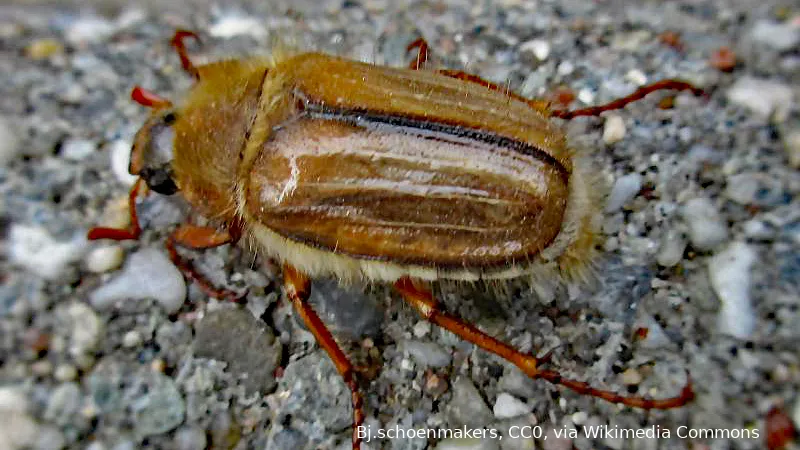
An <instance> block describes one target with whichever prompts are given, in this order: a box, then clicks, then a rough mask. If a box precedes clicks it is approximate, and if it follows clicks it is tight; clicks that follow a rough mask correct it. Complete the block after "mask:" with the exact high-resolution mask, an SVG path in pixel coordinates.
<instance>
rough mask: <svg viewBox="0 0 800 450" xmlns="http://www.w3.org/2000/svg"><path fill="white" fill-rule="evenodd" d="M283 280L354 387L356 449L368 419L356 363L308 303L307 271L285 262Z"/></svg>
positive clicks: (306, 320) (313, 331) (288, 293)
mask: <svg viewBox="0 0 800 450" xmlns="http://www.w3.org/2000/svg"><path fill="white" fill-rule="evenodd" d="M283 284H284V287H285V289H286V296H287V297H288V298H289V300H291V302H292V304H293V305H294V308H295V310H297V313H298V314H300V317H302V318H303V322H304V323H305V324H306V327H307V328H308V330H309V331H311V334H313V335H314V338H315V339H316V340H317V343H318V344H319V345H320V347H322V348H323V349H324V350H325V352H327V353H328V356H329V357H330V358H331V361H333V365H334V366H336V370H337V371H338V372H339V375H341V376H342V378H343V379H344V382H345V384H347V387H348V388H350V395H351V401H352V405H353V437H352V440H353V450H358V449H360V448H361V438H360V437H359V436H358V427H359V426H361V425H362V424H363V423H364V399H363V398H362V397H361V392H360V391H359V389H358V382H357V381H356V378H355V370H354V368H353V364H352V363H351V362H350V360H349V359H348V358H347V355H345V354H344V352H343V351H342V349H341V348H340V347H339V345H338V344H337V343H336V341H335V340H334V339H333V335H331V332H330V331H329V330H328V328H327V327H326V326H325V324H324V323H323V322H322V320H321V319H320V318H319V316H318V315H317V313H316V312H314V309H313V308H312V307H311V305H310V304H309V303H308V297H309V296H310V295H311V280H309V278H308V276H306V274H304V273H302V272H300V271H299V270H297V269H295V268H294V267H293V266H291V265H289V264H284V265H283Z"/></svg>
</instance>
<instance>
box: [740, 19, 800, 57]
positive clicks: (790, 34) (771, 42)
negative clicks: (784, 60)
mask: <svg viewBox="0 0 800 450" xmlns="http://www.w3.org/2000/svg"><path fill="white" fill-rule="evenodd" d="M750 39H752V40H753V41H754V42H756V43H758V44H763V45H765V46H767V47H770V48H772V49H774V50H777V51H779V52H783V51H787V50H792V49H794V48H795V47H797V45H798V44H800V27H798V26H797V25H794V24H792V23H791V21H789V22H786V23H778V22H773V21H771V20H759V21H758V22H756V24H755V25H754V26H753V29H752V30H750Z"/></svg>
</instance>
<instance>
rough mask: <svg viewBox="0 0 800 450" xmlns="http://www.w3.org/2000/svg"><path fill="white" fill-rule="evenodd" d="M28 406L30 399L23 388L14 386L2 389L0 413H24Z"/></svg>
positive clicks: (0, 392) (0, 391)
mask: <svg viewBox="0 0 800 450" xmlns="http://www.w3.org/2000/svg"><path fill="white" fill-rule="evenodd" d="M28 406H29V404H28V397H27V396H26V395H25V392H24V391H23V390H22V388H19V387H16V386H13V385H7V386H2V387H0V411H4V412H5V411H9V412H20V413H24V412H27V411H28Z"/></svg>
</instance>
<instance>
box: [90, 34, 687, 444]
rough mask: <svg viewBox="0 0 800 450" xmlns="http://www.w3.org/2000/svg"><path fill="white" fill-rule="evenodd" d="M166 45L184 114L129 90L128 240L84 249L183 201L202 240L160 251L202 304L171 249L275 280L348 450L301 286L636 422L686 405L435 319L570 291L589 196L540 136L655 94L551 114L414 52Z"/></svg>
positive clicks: (587, 233) (558, 144)
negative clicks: (429, 327)
mask: <svg viewBox="0 0 800 450" xmlns="http://www.w3.org/2000/svg"><path fill="white" fill-rule="evenodd" d="M187 38H194V39H198V37H197V35H196V34H194V33H193V32H190V31H185V30H179V31H177V32H176V33H175V35H174V37H173V39H172V41H171V43H172V45H173V46H174V47H175V49H176V50H177V53H178V55H179V57H180V60H181V64H182V66H183V68H184V69H185V70H186V71H187V72H188V73H189V74H190V75H192V76H193V77H194V78H195V79H196V83H195V84H194V86H193V87H192V89H191V90H190V91H189V93H188V94H187V96H186V98H185V99H184V101H183V102H182V103H181V104H178V105H174V104H173V103H172V102H171V101H169V100H167V99H164V98H162V97H160V96H158V95H156V94H154V93H151V92H149V91H147V90H145V89H143V88H141V87H135V88H134V89H133V92H132V98H133V99H134V100H135V101H136V102H138V103H140V104H142V105H144V106H148V107H150V108H152V113H151V115H150V117H149V118H148V119H147V120H146V122H145V123H144V125H143V126H142V127H141V129H140V130H139V131H138V133H137V134H136V136H135V140H134V144H133V148H132V151H131V159H130V167H129V169H130V173H131V174H133V175H137V176H138V177H139V178H138V180H137V182H136V183H135V184H134V186H133V188H132V189H131V192H130V196H129V206H130V214H131V225H130V228H128V229H110V228H94V229H92V230H90V232H89V239H104V238H108V239H117V240H122V239H135V238H137V237H138V236H139V234H140V233H141V228H140V226H139V224H138V220H137V217H136V199H137V197H138V196H139V195H141V194H143V193H144V191H145V190H146V189H151V190H153V191H156V192H158V193H161V194H165V195H172V194H175V193H177V192H180V193H181V194H182V195H183V196H184V197H185V199H186V200H187V201H188V203H190V204H191V205H192V206H193V207H194V208H195V209H196V210H197V211H198V212H200V213H201V214H203V215H204V216H206V217H207V218H209V219H211V220H212V221H214V223H216V224H217V226H216V227H210V226H203V227H201V226H196V225H191V224H183V225H181V226H179V227H178V228H177V229H176V230H174V231H173V233H172V234H171V235H170V237H169V238H168V239H167V244H166V245H167V248H168V250H169V253H170V256H171V257H172V259H173V261H174V262H175V263H176V265H177V266H178V267H179V268H180V269H181V270H182V271H183V272H184V273H185V274H186V276H187V277H189V278H191V279H194V280H196V281H197V282H198V283H200V286H201V287H202V288H203V289H205V290H206V291H207V292H208V293H209V294H210V295H212V296H217V297H226V298H230V299H234V300H235V299H237V295H236V294H234V293H231V292H228V291H225V290H222V289H217V288H215V287H214V286H212V285H211V284H210V283H209V282H207V281H206V280H205V279H204V278H203V277H202V275H201V274H199V273H198V272H196V271H195V270H194V269H193V268H192V267H191V265H189V264H188V263H186V262H184V261H182V260H181V258H180V256H179V255H178V253H177V250H176V246H177V245H180V246H184V247H189V248H194V249H202V248H210V247H215V246H219V245H223V244H228V243H235V242H237V241H239V240H241V239H246V240H248V241H249V242H250V243H251V246H252V247H253V248H257V249H258V250H259V251H260V252H261V253H262V254H264V255H265V256H267V257H270V258H274V259H276V260H278V261H279V262H280V263H282V267H283V278H284V288H285V292H286V296H287V298H289V299H290V300H291V302H292V303H293V306H294V307H295V308H296V310H297V312H298V314H299V316H300V317H301V318H302V319H303V321H304V322H305V324H306V325H307V327H308V329H309V330H310V331H311V332H312V333H313V334H314V336H315V338H316V339H317V342H318V343H319V344H320V346H321V347H322V348H323V349H324V350H325V351H326V352H327V353H328V355H329V356H330V357H331V359H332V360H333V362H334V365H335V367H336V369H337V371H338V372H339V373H340V375H341V376H342V378H343V379H344V381H345V383H346V384H347V385H348V387H349V389H350V391H351V396H352V408H353V437H352V444H353V448H354V449H357V448H360V438H359V436H358V434H357V428H358V427H359V426H360V425H361V424H362V423H363V421H364V412H363V400H362V397H361V394H360V391H359V389H358V384H357V381H356V378H355V375H354V368H353V366H352V364H351V363H350V361H349V360H348V358H347V356H346V355H345V354H344V352H343V351H342V350H341V349H340V347H339V346H338V344H337V343H336V341H335V340H334V338H333V336H332V335H331V333H330V332H329V331H328V329H327V328H326V327H325V325H324V324H323V322H322V321H321V320H320V318H319V316H318V315H317V314H316V313H315V312H314V310H313V309H312V307H311V306H310V305H309V303H308V298H309V295H310V281H309V280H310V278H311V277H317V276H334V277H337V278H338V279H340V280H344V281H355V280H366V281H369V282H387V283H393V285H394V287H395V290H396V291H397V292H398V293H399V294H400V296H401V297H402V298H403V299H404V300H405V301H406V302H408V303H409V304H410V305H411V306H413V307H414V308H415V309H416V310H417V311H418V312H419V313H420V314H421V315H422V316H423V317H424V318H425V319H427V320H429V321H430V322H432V323H434V324H436V325H439V326H441V327H443V328H445V329H447V330H449V331H451V332H453V333H454V334H456V335H458V336H459V337H461V338H462V339H465V340H467V341H469V342H471V343H473V344H475V345H477V346H479V347H481V348H482V349H484V350H487V351H489V352H491V353H494V354H496V355H499V356H500V357H502V358H504V359H506V360H508V361H510V362H511V363H513V364H515V365H516V366H517V367H519V368H520V369H521V370H522V371H523V372H524V373H525V374H527V375H528V376H529V377H531V378H534V379H536V378H541V379H545V380H547V381H549V382H551V383H553V384H555V385H561V386H564V387H566V388H569V389H571V390H574V391H576V392H578V393H581V394H588V395H591V396H595V397H599V398H602V399H604V400H607V401H609V402H613V403H621V404H623V405H627V406H632V407H639V408H645V409H653V408H657V409H667V408H674V407H679V406H682V405H684V404H686V403H687V402H689V401H690V400H691V399H692V398H693V396H694V392H693V390H692V384H691V380H690V378H689V374H688V372H687V375H686V377H687V380H686V384H685V386H684V387H683V389H682V390H681V392H680V393H679V394H678V395H677V396H674V397H670V398H665V399H650V398H646V397H642V396H624V395H621V394H617V393H615V392H612V391H607V390H602V389H598V388H595V387H592V386H590V385H589V384H588V383H586V382H582V381H578V380H572V379H567V378H564V377H562V376H561V375H560V374H559V373H558V372H557V371H555V370H551V369H545V368H542V366H544V365H545V364H546V363H548V360H549V354H548V355H545V356H544V357H537V356H535V355H534V354H532V353H523V352H520V351H518V350H516V349H514V348H513V347H511V346H510V345H508V344H506V343H504V342H502V341H500V340H498V339H495V338H493V337H491V336H489V335H487V334H486V333H484V332H482V331H481V330H479V329H478V328H477V327H475V326H473V325H471V324H469V323H466V322H464V321H462V320H461V319H459V318H458V317H456V316H454V315H451V314H449V313H447V312H446V311H444V310H442V309H441V308H440V307H439V305H438V303H437V301H436V299H435V298H434V296H433V295H432V293H431V290H430V289H429V288H428V286H427V284H426V283H428V282H434V281H437V280H466V281H479V282H482V281H487V280H503V279H509V278H513V277H520V276H558V277H563V278H567V279H574V278H579V277H581V276H582V275H583V274H584V273H585V272H586V271H587V270H588V268H589V266H590V265H591V261H592V258H593V256H594V254H595V251H594V247H595V243H596V236H597V234H596V231H595V229H594V225H593V224H594V223H595V220H594V219H595V216H596V214H597V213H598V210H597V206H596V205H597V204H598V202H599V198H597V197H598V196H597V194H596V192H597V189H596V187H595V186H594V183H593V181H592V177H591V175H590V174H589V173H588V170H587V168H586V167H585V166H584V165H582V164H581V162H580V159H579V158H577V157H576V156H575V153H574V152H573V151H572V150H571V149H570V148H569V147H568V145H567V141H566V138H565V135H564V133H563V132H562V131H561V130H560V128H559V126H558V124H556V123H555V121H554V120H553V119H556V118H558V119H565V120H569V119H572V118H574V117H578V116H596V115H599V114H600V113H601V112H603V111H607V110H611V109H618V108H622V107H624V106H625V105H627V104H628V103H631V102H633V101H636V100H638V99H641V98H643V97H644V96H645V95H647V94H649V93H651V92H654V91H657V90H662V89H676V90H689V91H691V92H693V93H694V94H696V95H700V94H702V91H701V90H700V89H698V88H696V87H694V86H692V85H691V84H689V83H686V82H683V81H680V80H664V81H660V82H657V83H654V84H651V85H648V86H645V87H642V88H640V89H638V90H637V91H636V92H634V93H633V94H631V95H629V96H627V97H624V98H621V99H618V100H615V101H613V102H611V103H608V104H606V105H602V106H595V107H589V108H584V109H578V110H571V111H568V110H553V109H551V108H550V105H549V103H548V102H547V101H544V100H537V99H527V98H525V97H522V96H520V95H518V94H515V93H513V92H509V91H506V90H505V89H503V88H502V87H501V86H499V85H497V84H494V83H491V82H489V81H486V80H483V79H481V78H479V77H477V76H475V75H471V74H468V73H465V72H461V71H455V70H428V69H425V68H424V65H425V62H426V61H427V58H428V45H427V43H426V42H425V41H424V40H422V39H419V40H417V41H415V42H413V43H411V44H410V45H409V46H408V51H412V50H414V49H416V50H417V57H416V58H415V60H414V61H412V62H411V64H410V65H409V67H407V68H392V67H382V66H376V65H371V64H366V63H361V62H355V61H350V60H346V59H342V58H338V57H334V56H329V55H325V54H321V53H299V54H294V55H288V56H286V57H281V58H275V60H274V61H270V60H266V59H262V58H249V59H232V60H223V61H219V62H214V63H210V64H206V65H195V64H193V63H192V61H191V58H190V57H189V55H188V51H187V48H186V45H185V42H184V41H185V40H186V39H187Z"/></svg>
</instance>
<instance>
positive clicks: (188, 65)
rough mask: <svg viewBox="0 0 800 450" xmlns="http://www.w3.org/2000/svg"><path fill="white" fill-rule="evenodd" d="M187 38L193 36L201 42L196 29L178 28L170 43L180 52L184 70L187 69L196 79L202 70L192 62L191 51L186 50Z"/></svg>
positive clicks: (179, 55)
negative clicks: (185, 41)
mask: <svg viewBox="0 0 800 450" xmlns="http://www.w3.org/2000/svg"><path fill="white" fill-rule="evenodd" d="M186 38H192V39H194V40H195V41H197V42H200V36H198V35H197V33H195V32H194V31H189V30H178V31H176V32H175V35H174V36H172V39H171V40H170V41H169V43H170V45H172V47H174V48H175V51H177V52H178V57H180V59H181V67H183V70H185V71H186V72H187V73H188V74H189V75H191V76H192V77H194V78H195V79H199V78H200V72H199V71H198V70H197V67H196V66H195V65H194V63H192V60H191V59H190V58H189V52H188V50H186V44H185V43H184V40H185V39H186Z"/></svg>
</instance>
